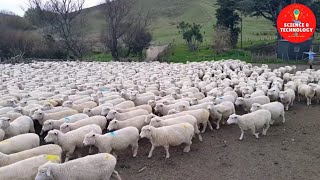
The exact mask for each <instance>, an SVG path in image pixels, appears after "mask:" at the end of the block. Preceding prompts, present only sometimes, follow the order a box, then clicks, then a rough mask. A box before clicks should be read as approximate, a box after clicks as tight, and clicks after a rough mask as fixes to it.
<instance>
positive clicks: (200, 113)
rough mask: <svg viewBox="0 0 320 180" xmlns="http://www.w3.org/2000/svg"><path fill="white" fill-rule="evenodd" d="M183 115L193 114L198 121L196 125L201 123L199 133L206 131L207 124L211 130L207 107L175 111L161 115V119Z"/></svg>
mask: <svg viewBox="0 0 320 180" xmlns="http://www.w3.org/2000/svg"><path fill="white" fill-rule="evenodd" d="M183 115H192V116H194V117H195V118H196V119H197V121H198V125H199V124H202V130H201V133H204V132H205V131H206V129H207V126H209V128H210V130H213V128H212V125H211V123H210V121H209V118H210V113H209V111H208V110H207V109H195V110H189V111H183V112H177V113H176V114H172V115H167V116H162V117H161V119H170V118H174V117H179V116H183ZM149 123H150V122H149Z"/></svg>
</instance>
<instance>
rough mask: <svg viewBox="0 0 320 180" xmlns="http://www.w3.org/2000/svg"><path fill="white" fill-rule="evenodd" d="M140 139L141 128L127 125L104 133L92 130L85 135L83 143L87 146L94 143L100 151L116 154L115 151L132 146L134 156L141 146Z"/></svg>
mask: <svg viewBox="0 0 320 180" xmlns="http://www.w3.org/2000/svg"><path fill="white" fill-rule="evenodd" d="M138 141H139V130H138V129H137V128H135V127H125V128H123V129H119V130H117V131H113V132H109V133H107V134H104V135H99V134H96V133H93V132H90V133H88V134H86V135H85V138H84V140H83V144H84V145H85V146H89V145H94V146H95V147H97V148H98V149H99V152H100V153H110V152H112V153H113V155H114V156H116V154H115V151H122V150H125V149H127V148H128V147H129V146H131V147H132V151H133V155H132V156H133V157H136V156H137V153H138V148H139V144H138Z"/></svg>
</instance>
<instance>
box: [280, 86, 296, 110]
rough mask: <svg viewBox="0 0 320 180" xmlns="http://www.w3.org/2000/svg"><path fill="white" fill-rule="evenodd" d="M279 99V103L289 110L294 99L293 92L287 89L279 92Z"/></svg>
mask: <svg viewBox="0 0 320 180" xmlns="http://www.w3.org/2000/svg"><path fill="white" fill-rule="evenodd" d="M279 98H280V101H281V103H282V104H283V105H284V106H285V108H286V110H287V111H288V110H289V106H293V102H294V100H295V98H296V94H295V92H294V90H292V89H287V90H285V91H280V92H279Z"/></svg>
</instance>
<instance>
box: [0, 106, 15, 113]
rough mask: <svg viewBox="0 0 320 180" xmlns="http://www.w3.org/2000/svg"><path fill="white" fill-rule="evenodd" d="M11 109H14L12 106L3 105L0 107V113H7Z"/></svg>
mask: <svg viewBox="0 0 320 180" xmlns="http://www.w3.org/2000/svg"><path fill="white" fill-rule="evenodd" d="M13 110H14V108H13V107H3V108H0V115H2V114H7V113H8V112H10V111H13Z"/></svg>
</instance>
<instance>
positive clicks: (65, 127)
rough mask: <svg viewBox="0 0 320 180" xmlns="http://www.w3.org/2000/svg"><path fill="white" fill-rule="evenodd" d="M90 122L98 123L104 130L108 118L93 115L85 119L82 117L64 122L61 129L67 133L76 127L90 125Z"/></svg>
mask: <svg viewBox="0 0 320 180" xmlns="http://www.w3.org/2000/svg"><path fill="white" fill-rule="evenodd" d="M90 124H96V125H98V126H99V127H100V128H101V130H104V129H105V128H106V125H107V119H106V118H105V117H104V116H92V117H88V118H85V119H81V120H79V121H76V122H74V123H63V124H62V125H61V126H60V131H61V132H62V133H67V132H69V131H73V130H75V129H78V128H80V127H83V126H86V125H90Z"/></svg>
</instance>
